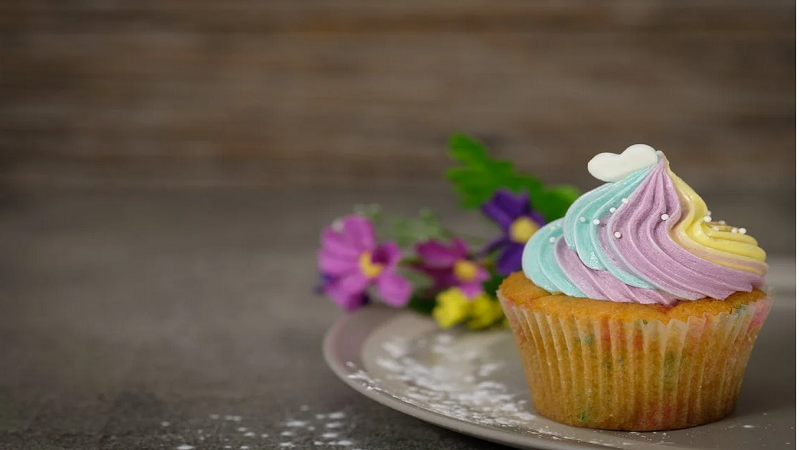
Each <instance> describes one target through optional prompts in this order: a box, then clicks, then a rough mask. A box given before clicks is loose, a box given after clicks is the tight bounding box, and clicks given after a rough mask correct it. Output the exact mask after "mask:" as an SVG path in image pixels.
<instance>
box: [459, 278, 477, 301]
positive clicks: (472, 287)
mask: <svg viewBox="0 0 800 450" xmlns="http://www.w3.org/2000/svg"><path fill="white" fill-rule="evenodd" d="M459 288H461V291H462V292H463V293H464V295H466V296H467V298H470V299H472V298H475V297H477V296H478V294H481V293H483V284H481V283H476V282H470V283H462V284H461V285H459Z"/></svg>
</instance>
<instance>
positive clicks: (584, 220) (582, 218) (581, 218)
mask: <svg viewBox="0 0 800 450" xmlns="http://www.w3.org/2000/svg"><path fill="white" fill-rule="evenodd" d="M578 220H580V221H581V222H586V217H579V218H578Z"/></svg>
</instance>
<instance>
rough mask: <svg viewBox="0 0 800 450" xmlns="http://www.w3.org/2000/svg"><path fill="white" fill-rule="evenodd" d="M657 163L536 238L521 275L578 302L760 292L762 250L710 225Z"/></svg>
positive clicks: (690, 194) (580, 205) (699, 204)
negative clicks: (583, 299) (575, 298)
mask: <svg viewBox="0 0 800 450" xmlns="http://www.w3.org/2000/svg"><path fill="white" fill-rule="evenodd" d="M653 152H655V150H653ZM656 154H657V156H658V157H657V158H656V159H655V161H656V162H655V163H654V164H651V165H649V166H647V167H644V168H640V169H636V170H635V171H633V172H632V173H630V174H627V175H626V176H624V177H622V178H621V179H619V180H618V181H614V182H610V183H606V184H604V185H602V186H600V187H598V188H596V189H594V190H592V191H589V192H587V193H585V194H584V195H582V196H581V197H580V198H578V199H577V200H576V201H575V203H573V204H572V206H571V207H570V208H569V210H568V211H567V214H566V216H565V217H564V218H562V219H558V220H556V221H553V222H551V223H549V224H548V225H546V226H545V227H543V228H542V229H540V230H539V231H538V232H536V233H535V234H534V235H533V236H532V237H531V238H530V240H528V242H527V243H526V245H525V250H524V252H523V255H522V269H523V271H524V273H525V275H526V276H527V277H528V278H529V279H530V280H531V281H533V282H534V283H536V284H537V285H539V286H541V287H542V288H544V289H547V290H549V291H551V292H561V293H564V294H566V295H570V296H573V297H586V298H591V299H596V300H610V301H616V302H636V303H645V304H653V303H655V304H664V305H672V304H674V303H676V302H678V301H681V300H698V299H701V298H705V297H711V298H715V299H724V298H726V297H728V296H729V295H730V294H732V293H734V292H737V291H747V292H749V291H752V290H753V288H756V287H759V286H761V285H762V284H763V283H764V275H765V274H766V272H767V264H766V263H765V261H766V253H765V252H764V250H762V249H761V248H760V247H759V246H758V242H756V240H755V239H754V238H752V237H751V236H749V235H747V234H746V231H745V230H744V229H738V228H733V227H730V226H728V225H726V224H725V222H723V221H720V222H715V221H712V220H711V217H710V212H709V211H708V209H707V207H706V204H705V202H704V201H703V199H702V198H700V196H699V195H697V193H696V192H695V191H694V190H692V188H691V187H689V185H687V184H686V183H685V182H684V181H683V180H681V179H680V178H679V177H678V176H677V175H675V174H674V173H673V172H672V170H670V167H669V162H668V161H667V158H666V157H664V155H663V153H661V152H657V153H656ZM614 156H622V155H614Z"/></svg>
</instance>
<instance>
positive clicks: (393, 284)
mask: <svg viewBox="0 0 800 450" xmlns="http://www.w3.org/2000/svg"><path fill="white" fill-rule="evenodd" d="M375 284H376V286H377V287H378V294H380V296H381V299H382V300H383V301H384V303H386V304H389V305H391V306H395V307H401V306H405V305H406V303H408V300H409V298H411V291H412V289H413V287H412V286H411V283H410V282H409V281H408V280H406V279H405V278H403V277H402V276H400V275H399V274H398V273H396V272H391V271H385V272H383V273H382V274H381V275H380V276H378V278H377V279H376V280H375Z"/></svg>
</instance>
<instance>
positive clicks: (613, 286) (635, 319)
mask: <svg viewBox="0 0 800 450" xmlns="http://www.w3.org/2000/svg"><path fill="white" fill-rule="evenodd" d="M589 172H590V173H591V174H592V175H593V176H594V177H596V178H598V179H600V180H601V181H605V182H606V184H603V185H602V186H600V187H598V188H596V189H594V190H592V191H589V192H587V193H586V194H584V195H582V196H581V197H580V198H578V199H577V200H576V201H575V203H573V204H572V206H571V207H570V208H569V211H568V212H567V214H566V216H565V217H564V218H562V219H559V220H556V221H554V222H551V223H549V224H547V225H546V226H545V227H543V228H542V229H541V230H539V231H538V232H536V234H534V235H533V236H532V237H531V238H530V240H529V241H528V242H527V243H526V245H525V250H524V252H523V258H522V272H517V273H514V274H512V275H510V276H509V277H508V278H506V279H505V280H504V281H503V283H502V284H501V286H500V289H499V291H498V297H499V299H500V301H501V304H502V305H503V310H504V312H505V314H506V317H507V318H508V321H509V324H510V325H511V328H512V330H513V332H514V335H515V339H516V342H517V344H518V347H519V351H520V355H521V357H522V362H523V367H524V370H525V375H526V377H527V381H528V386H529V389H530V394H531V399H532V401H533V406H534V408H535V409H536V411H537V412H538V413H539V414H540V415H542V416H544V417H547V418H550V419H552V420H555V421H558V422H561V423H565V424H569V425H574V426H579V427H589V428H600V429H609V430H629V431H655V430H670V429H678V428H686V427H692V426H696V425H701V424H704V423H708V422H712V421H715V420H718V419H721V418H723V417H725V416H726V415H728V414H730V412H731V411H732V410H733V408H734V407H735V405H736V400H737V398H738V396H739V390H740V387H741V384H742V378H743V375H744V370H745V366H746V365H747V360H748V359H749V357H750V351H751V349H752V348H753V343H754V342H755V339H756V336H757V335H758V332H759V330H760V329H761V325H762V324H763V323H764V320H765V319H766V316H767V313H768V312H769V309H770V306H771V304H772V300H771V299H770V297H769V296H768V295H767V294H766V293H765V291H764V289H763V288H762V285H763V283H764V275H765V273H766V271H767V265H766V263H765V260H766V254H765V253H764V251H763V250H762V249H761V248H759V247H758V243H757V242H756V240H755V239H753V238H752V237H751V236H750V235H748V234H747V232H746V230H745V229H744V228H733V227H730V226H728V225H727V224H725V222H724V221H714V220H713V219H712V218H711V212H710V211H708V209H707V208H706V204H705V203H704V202H703V199H701V198H700V197H699V196H698V195H697V193H695V192H694V191H693V190H692V189H691V188H690V187H689V186H688V185H687V184H686V183H685V182H684V181H683V180H681V179H680V178H678V177H677V176H676V175H675V174H674V173H673V172H672V171H671V170H670V167H669V162H668V161H667V159H666V157H665V156H664V154H663V153H661V152H657V151H655V150H654V149H653V148H652V147H649V146H646V145H634V146H632V147H629V148H628V149H627V150H626V151H625V152H623V153H622V154H619V155H616V154H609V153H604V154H600V155H597V156H596V157H595V158H593V159H592V160H591V161H590V162H589Z"/></svg>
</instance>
